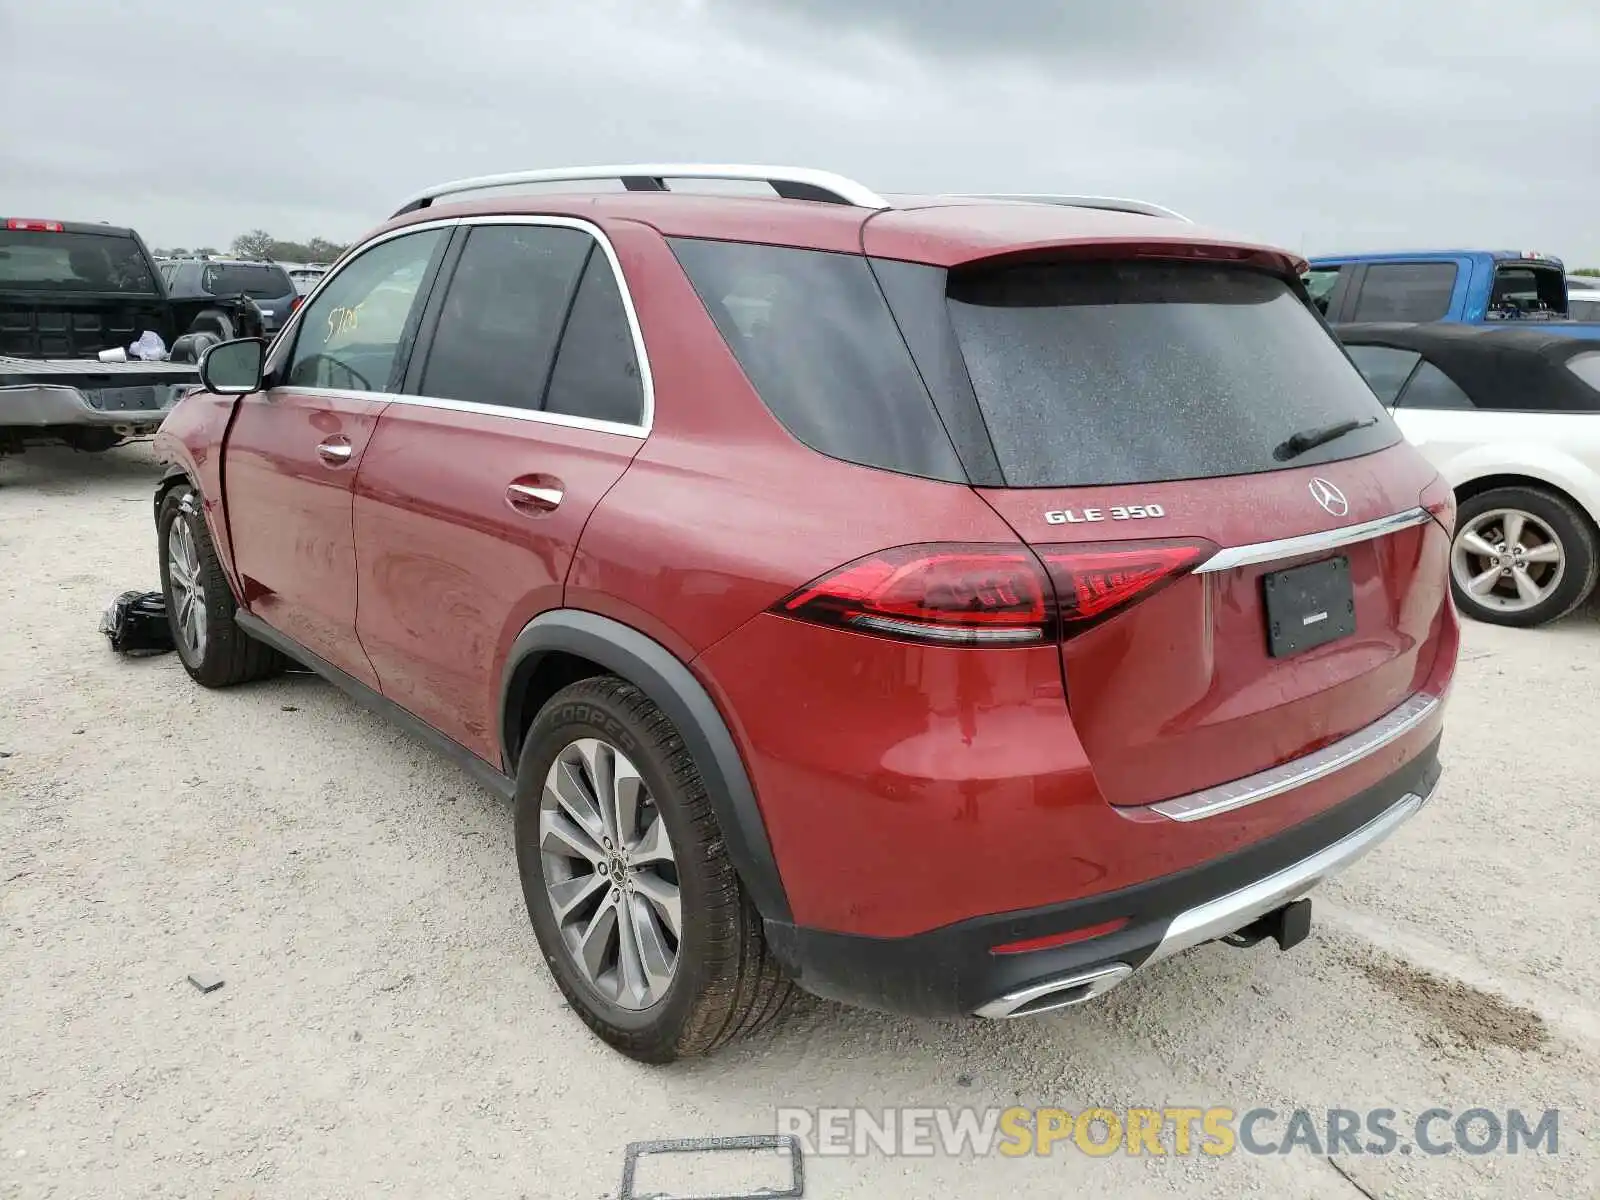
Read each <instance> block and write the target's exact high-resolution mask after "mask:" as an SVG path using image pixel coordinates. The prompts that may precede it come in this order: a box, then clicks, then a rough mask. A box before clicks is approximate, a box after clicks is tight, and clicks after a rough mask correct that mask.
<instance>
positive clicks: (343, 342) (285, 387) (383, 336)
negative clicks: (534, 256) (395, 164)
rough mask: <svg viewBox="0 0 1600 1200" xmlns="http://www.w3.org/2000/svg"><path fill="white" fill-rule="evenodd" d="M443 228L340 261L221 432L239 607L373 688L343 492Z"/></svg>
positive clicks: (397, 360)
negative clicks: (361, 636) (262, 386)
mask: <svg viewBox="0 0 1600 1200" xmlns="http://www.w3.org/2000/svg"><path fill="white" fill-rule="evenodd" d="M448 232H449V231H448V230H446V229H430V230H423V231H419V232H417V233H412V234H407V235H404V236H400V237H395V238H391V239H389V240H386V241H382V242H379V243H377V244H376V245H374V246H373V247H372V248H371V249H369V250H366V251H365V252H363V253H362V254H361V255H360V256H359V257H357V258H354V259H352V260H351V261H350V262H349V263H348V264H346V265H345V266H343V267H341V268H340V269H339V273H338V275H337V276H335V277H334V278H333V279H330V280H329V281H328V285H327V286H326V287H325V288H323V290H322V291H321V293H320V294H319V295H318V296H317V298H316V301H315V302H314V303H313V304H312V305H310V306H309V307H308V308H307V309H306V310H305V311H304V312H302V313H301V314H300V320H299V322H298V324H297V327H296V328H295V329H294V330H293V331H292V332H291V338H292V344H291V345H285V346H279V347H276V348H275V350H274V359H275V361H274V362H273V363H271V364H269V366H270V369H269V372H268V376H267V380H266V384H267V388H266V390H265V391H261V392H257V393H255V394H253V395H250V396H246V397H244V398H243V399H242V400H241V401H240V403H239V410H238V414H237V415H236V416H235V418H234V423H233V428H232V430H231V431H230V432H229V435H228V439H227V443H226V445H227V450H226V454H227V461H226V470H225V472H224V486H225V487H226V490H227V498H228V504H227V511H228V514H229V522H230V531H231V534H232V540H233V547H234V561H235V564H236V565H237V569H238V573H239V577H240V584H241V586H242V588H243V591H244V602H245V604H246V606H247V607H248V608H249V609H250V611H251V612H252V613H254V614H255V615H256V616H258V617H260V618H261V619H262V620H263V621H265V622H267V624H269V625H271V626H272V627H273V628H274V629H276V630H278V632H280V633H283V634H285V635H287V636H288V637H290V638H292V639H293V640H294V641H296V642H298V643H299V644H300V645H301V646H303V647H305V648H306V649H307V650H309V651H311V652H312V653H313V654H315V655H317V656H318V657H319V658H322V659H324V660H325V661H327V662H328V663H331V664H332V665H333V666H335V667H337V668H338V669H339V670H341V671H344V672H345V673H346V674H348V675H351V676H354V677H355V678H356V679H359V680H361V682H363V683H365V684H366V685H367V686H369V687H372V688H376V687H377V686H378V679H377V676H376V675H375V674H374V673H373V670H372V666H371V664H370V662H369V661H368V660H367V657H366V654H365V653H364V652H363V651H362V649H361V645H360V643H359V642H358V641H357V639H356V628H355V622H356V558H355V536H354V527H353V518H352V515H351V503H352V499H351V497H352V490H353V488H354V485H355V479H356V474H357V471H358V470H359V468H360V465H361V461H362V458H363V456H364V454H365V452H366V450H367V448H368V445H369V443H370V441H371V439H372V435H373V431H374V429H375V428H376V427H377V422H378V418H379V416H380V414H381V413H382V412H383V410H384V407H385V406H386V405H387V404H388V403H389V401H390V399H391V394H392V391H393V387H394V384H395V381H396V380H397V379H398V376H399V374H400V373H402V372H403V371H404V370H405V365H406V357H407V350H408V342H409V337H410V336H411V334H412V333H413V332H414V330H415V327H416V322H415V313H416V312H417V311H418V309H419V308H420V303H419V297H421V296H422V294H423V284H424V281H425V280H427V279H428V278H429V277H430V276H431V272H432V269H433V264H434V263H435V262H436V261H437V258H438V256H439V253H440V251H441V250H442V248H443V245H444V242H445V240H446V238H447V235H448Z"/></svg>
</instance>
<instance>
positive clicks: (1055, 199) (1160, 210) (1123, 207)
mask: <svg viewBox="0 0 1600 1200" xmlns="http://www.w3.org/2000/svg"><path fill="white" fill-rule="evenodd" d="M968 198H969V199H972V200H1015V201H1018V202H1019V203H1024V204H1060V205H1064V206H1065V207H1068V208H1101V209H1105V210H1106V211H1108V212H1125V213H1138V214H1139V215H1140V216H1145V217H1166V218H1168V219H1170V220H1173V221H1189V218H1188V217H1186V216H1184V215H1183V214H1182V213H1178V212H1173V211H1172V209H1170V208H1166V207H1165V206H1163V205H1160V204H1150V203H1149V202H1147V201H1144V200H1122V199H1118V198H1117V197H1114V196H1046V195H1023V194H1011V195H999V194H994V195H979V196H971V197H968ZM1192 223H1193V222H1190V224H1192Z"/></svg>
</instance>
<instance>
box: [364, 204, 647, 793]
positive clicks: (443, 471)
mask: <svg viewBox="0 0 1600 1200" xmlns="http://www.w3.org/2000/svg"><path fill="white" fill-rule="evenodd" d="M458 241H459V242H460V244H459V246H458V251H459V256H458V258H457V260H456V261H455V262H454V263H453V265H447V267H446V271H445V274H444V275H443V276H442V277H441V286H440V287H439V288H437V289H436V294H435V297H434V301H433V302H432V303H431V304H430V306H429V312H428V316H427V318H426V322H425V327H426V328H429V329H431V334H429V335H426V337H425V341H424V344H421V345H419V348H418V352H417V354H416V356H415V361H414V362H413V364H412V369H411V371H410V373H409V374H408V377H407V381H406V386H405V392H406V393H407V394H406V395H404V396H402V397H399V398H398V399H397V401H396V403H394V404H393V405H391V406H390V407H389V408H388V409H386V410H385V411H384V413H383V415H382V417H381V419H380V420H379V421H378V425H377V431H376V433H375V434H374V436H373V438H372V443H371V445H370V446H369V448H368V450H367V454H366V459H365V461H364V462H363V464H362V467H361V473H360V476H359V478H358V480H357V485H356V500H355V514H356V515H355V521H356V548H357V550H358V552H359V560H360V580H361V583H360V590H361V617H360V630H361V638H362V642H363V644H364V645H365V647H366V649H367V652H368V654H369V655H370V656H371V659H372V663H373V666H374V667H375V668H376V670H377V674H378V676H379V677H380V678H381V679H382V681H383V691H384V694H385V695H386V696H387V697H388V698H389V699H391V700H393V701H394V702H395V703H397V704H399V705H400V706H401V707H403V708H405V709H406V710H408V711H409V712H411V713H412V714H413V715H415V716H417V717H419V718H421V719H422V720H424V721H426V722H427V723H428V724H430V725H432V726H433V727H434V728H436V729H438V730H440V731H441V732H443V733H445V734H447V735H448V736H450V737H451V738H453V739H455V740H456V741H457V742H459V743H461V744H462V745H463V746H465V747H467V748H468V749H469V750H472V751H473V752H474V753H476V754H478V755H479V756H481V757H482V758H484V759H485V760H486V761H489V762H491V763H493V764H494V765H496V766H499V730H498V728H497V713H498V710H499V689H500V674H499V664H500V663H501V662H502V661H504V657H505V654H506V652H507V651H508V650H509V648H510V645H511V642H512V640H513V639H514V638H515V637H516V635H517V634H518V633H519V632H521V630H522V627H523V626H524V625H525V624H526V623H527V622H528V621H530V620H531V619H532V618H533V617H535V616H537V615H538V614H539V613H540V612H543V611H545V610H547V609H550V608H555V607H557V606H559V605H560V604H561V602H562V594H563V589H564V586H565V582H566V577H567V571H568V568H569V567H570V565H571V562H572V557H573V552H574V550H575V549H576V546H577V543H578V538H579V535H580V534H581V533H582V531H583V527H584V524H585V523H586V522H587V521H588V519H589V514H590V513H591V512H593V510H594V507H595V505H596V504H597V503H599V501H600V499H601V497H602V496H604V495H605V493H606V491H607V490H608V489H610V487H611V486H612V484H614V483H616V481H617V480H618V479H619V478H620V477H621V475H622V473H623V471H625V470H626V469H627V467H628V464H629V463H630V462H631V461H632V459H633V456H634V455H635V454H636V453H637V452H638V449H639V447H640V446H641V445H642V444H643V438H644V436H645V434H646V432H647V431H648V428H649V420H650V404H651V401H650V390H649V385H648V382H647V381H648V368H647V367H646V365H645V360H644V350H643V344H642V342H641V341H640V339H639V336H638V332H637V326H636V324H635V323H634V321H633V319H632V316H631V313H630V310H629V307H628V304H627V302H626V300H625V295H626V292H625V285H624V284H623V282H622V277H621V273H620V270H619V269H618V266H617V263H616V260H615V256H614V254H613V253H612V251H611V248H610V246H609V245H608V244H607V243H606V242H605V241H604V240H603V239H602V238H601V237H600V236H599V232H598V230H596V229H594V228H593V227H591V226H588V225H585V224H583V223H581V222H576V221H569V220H563V219H560V218H547V219H540V218H516V219H497V220H482V221H476V222H468V223H465V224H464V225H463V227H462V233H461V235H460V236H459V238H458ZM446 278H447V279H448V284H447V285H445V284H444V283H443V280H444V279H446Z"/></svg>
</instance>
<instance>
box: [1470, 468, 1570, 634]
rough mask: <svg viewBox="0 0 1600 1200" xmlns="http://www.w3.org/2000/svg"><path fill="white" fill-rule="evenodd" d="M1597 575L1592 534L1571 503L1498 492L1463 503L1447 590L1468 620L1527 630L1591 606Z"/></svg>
mask: <svg viewBox="0 0 1600 1200" xmlns="http://www.w3.org/2000/svg"><path fill="white" fill-rule="evenodd" d="M1597 575H1600V548H1597V546H1596V535H1595V528H1594V526H1593V525H1592V524H1591V523H1590V521H1589V519H1588V518H1587V517H1586V516H1585V515H1584V514H1583V513H1582V511H1580V510H1579V509H1578V508H1577V507H1576V506H1575V505H1573V504H1572V502H1571V501H1569V500H1567V499H1566V498H1564V497H1562V496H1557V495H1555V494H1554V493H1552V492H1547V491H1544V490H1542V489H1539V488H1528V487H1503V488H1494V489H1493V490H1491V491H1487V492H1482V493H1480V494H1479V495H1476V496H1473V497H1472V498H1471V499H1470V500H1465V501H1463V502H1462V503H1461V505H1460V506H1459V508H1458V509H1457V511H1456V532H1455V537H1454V538H1453V539H1452V541H1451V546H1450V589H1451V591H1452V592H1453V593H1454V595H1455V600H1456V607H1457V608H1458V609H1460V610H1461V612H1462V613H1463V614H1465V615H1466V616H1469V617H1472V618H1473V619H1474V620H1477V621H1486V622H1488V623H1490V624H1493V625H1509V626H1513V627H1517V628H1523V629H1526V628H1530V627H1532V626H1534V625H1543V624H1545V623H1546V622H1547V621H1554V620H1556V619H1557V618H1560V617H1564V616H1566V615H1567V614H1568V613H1570V612H1571V611H1572V610H1573V609H1575V608H1577V607H1578V605H1580V604H1582V603H1583V602H1584V601H1585V600H1586V599H1588V597H1589V594H1590V593H1591V592H1592V591H1593V590H1594V586H1595V580H1596V577H1597Z"/></svg>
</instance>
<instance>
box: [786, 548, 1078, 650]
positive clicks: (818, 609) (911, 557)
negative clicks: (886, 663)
mask: <svg viewBox="0 0 1600 1200" xmlns="http://www.w3.org/2000/svg"><path fill="white" fill-rule="evenodd" d="M1052 607H1053V605H1052V603H1051V597H1050V583H1049V581H1048V580H1047V579H1046V578H1045V576H1044V572H1043V571H1042V570H1040V568H1039V562H1038V560H1037V559H1036V558H1034V557H1033V555H1032V554H1030V553H1029V552H1028V551H1027V549H1026V548H1025V547H1023V546H1020V545H1018V546H990V545H965V544H959V543H956V544H944V543H941V544H936V545H923V546H899V547H896V548H895V549H893V550H883V551H880V552H878V553H877V554H869V555H867V556H866V557H865V558H858V559H856V561H855V562H853V563H848V564H846V565H845V566H842V567H840V568H839V569H838V570H837V571H833V572H831V573H830V574H827V575H824V576H823V577H822V578H821V579H818V580H815V581H814V582H812V583H809V584H807V585H806V586H805V587H803V588H801V589H800V590H799V591H797V592H795V593H794V594H792V595H790V596H788V597H787V598H785V599H784V600H781V601H779V602H778V605H777V607H776V610H775V611H777V612H780V613H782V614H783V615H784V616H789V617H797V618H799V619H800V620H803V621H811V622H814V623H816V624H819V625H837V626H840V627H841V628H844V629H854V630H857V631H859V632H861V633H877V634H882V635H884V636H886V637H893V638H901V639H904V640H906V641H913V642H933V643H937V644H940V645H948V646H1026V645H1030V644H1033V643H1037V642H1043V641H1046V640H1048V638H1049V630H1050V624H1051V622H1050V617H1051V608H1052Z"/></svg>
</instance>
